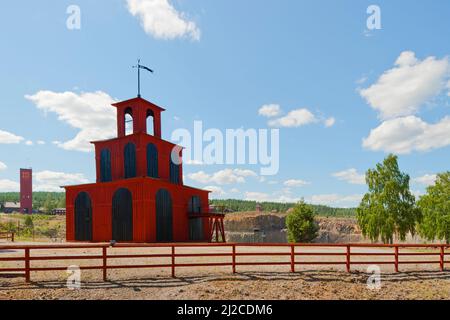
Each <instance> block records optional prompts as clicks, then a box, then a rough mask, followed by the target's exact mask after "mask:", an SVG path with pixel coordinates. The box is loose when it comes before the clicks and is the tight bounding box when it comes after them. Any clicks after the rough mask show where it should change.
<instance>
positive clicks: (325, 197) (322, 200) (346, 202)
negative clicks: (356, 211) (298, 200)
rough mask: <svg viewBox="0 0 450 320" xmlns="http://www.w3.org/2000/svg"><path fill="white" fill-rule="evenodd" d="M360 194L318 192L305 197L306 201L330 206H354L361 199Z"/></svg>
mask: <svg viewBox="0 0 450 320" xmlns="http://www.w3.org/2000/svg"><path fill="white" fill-rule="evenodd" d="M362 197H363V196H362V195H360V194H353V195H347V196H345V195H339V194H319V195H313V196H311V197H309V198H307V199H306V201H307V202H309V203H312V204H321V205H326V206H332V207H343V208H348V207H356V206H357V205H358V204H359V202H360V201H361V199H362Z"/></svg>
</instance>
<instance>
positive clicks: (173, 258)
mask: <svg viewBox="0 0 450 320" xmlns="http://www.w3.org/2000/svg"><path fill="white" fill-rule="evenodd" d="M172 278H175V246H172Z"/></svg>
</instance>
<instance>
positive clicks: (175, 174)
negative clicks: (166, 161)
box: [169, 157, 180, 184]
mask: <svg viewBox="0 0 450 320" xmlns="http://www.w3.org/2000/svg"><path fill="white" fill-rule="evenodd" d="M169 171H170V182H172V183H175V184H180V165H179V164H176V163H174V162H173V160H172V157H170V168H169Z"/></svg>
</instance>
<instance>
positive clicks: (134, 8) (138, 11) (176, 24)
mask: <svg viewBox="0 0 450 320" xmlns="http://www.w3.org/2000/svg"><path fill="white" fill-rule="evenodd" d="M127 4H128V11H129V12H130V13H131V14H132V15H133V16H135V17H136V16H137V17H138V18H139V20H140V22H141V26H142V28H143V29H144V31H145V32H146V33H147V34H149V35H152V36H153V37H155V38H157V39H175V38H180V37H190V38H191V39H193V40H200V29H199V28H198V27H197V25H196V24H195V22H193V21H189V20H188V19H187V18H186V16H185V14H184V13H180V12H178V11H177V10H176V9H175V8H174V7H173V6H172V5H171V3H170V2H169V1H168V0H127Z"/></svg>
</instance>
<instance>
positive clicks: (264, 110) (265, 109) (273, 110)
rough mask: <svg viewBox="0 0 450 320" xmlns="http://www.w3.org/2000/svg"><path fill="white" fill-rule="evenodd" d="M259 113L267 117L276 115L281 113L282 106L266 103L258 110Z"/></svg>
mask: <svg viewBox="0 0 450 320" xmlns="http://www.w3.org/2000/svg"><path fill="white" fill-rule="evenodd" d="M258 113H259V115H260V116H263V117H267V118H271V117H276V116H278V115H279V114H280V113H281V108H280V105H278V104H266V105H263V106H262V107H261V108H260V109H259V110H258Z"/></svg>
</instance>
